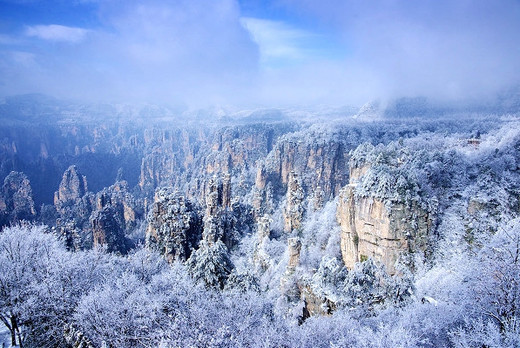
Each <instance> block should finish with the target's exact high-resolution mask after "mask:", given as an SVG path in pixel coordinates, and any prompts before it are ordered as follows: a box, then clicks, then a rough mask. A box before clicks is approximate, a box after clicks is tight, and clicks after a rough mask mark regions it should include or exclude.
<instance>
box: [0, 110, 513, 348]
mask: <svg viewBox="0 0 520 348" xmlns="http://www.w3.org/2000/svg"><path fill="white" fill-rule="evenodd" d="M493 117H494V118H493V119H492V118H491V117H489V118H488V117H476V118H472V117H469V116H467V115H466V118H461V119H460V120H458V121H453V120H449V119H446V118H444V119H438V120H431V119H427V120H413V121H410V120H397V121H396V120H383V121H374V122H372V121H370V122H369V121H367V120H356V121H352V120H350V119H349V120H348V122H343V121H344V120H343V121H341V120H340V121H341V122H340V121H338V122H336V123H331V124H320V125H319V124H312V123H305V122H301V123H297V122H292V121H291V122H286V123H284V122H281V123H267V124H266V123H256V121H255V122H253V123H246V124H245V125H244V124H240V125H236V124H232V125H226V126H225V127H224V126H222V127H220V126H211V127H209V128H200V129H199V128H195V131H193V130H179V129H175V130H164V129H157V128H154V129H152V130H148V129H146V130H142V129H141V130H139V129H140V128H139V127H136V128H134V126H131V125H128V124H125V125H119V126H117V127H115V126H113V125H112V126H103V125H102V126H100V127H97V128H96V126H92V125H90V124H87V125H85V126H81V127H79V126H78V127H76V125H73V126H70V124H69V123H67V122H68V121H63V122H62V123H60V122H61V121H60V122H57V124H52V125H48V128H46V129H47V130H45V132H47V133H45V132H44V131H43V130H42V131H41V132H42V134H43V133H45V136H41V139H38V141H34V143H29V142H28V140H26V139H25V138H23V137H20V136H19V135H17V134H19V133H18V132H19V131H20V129H22V130H24V132H25V131H27V132H31V131H32V130H31V128H30V127H29V126H27V125H26V124H25V123H22V124H21V125H20V124H19V123H17V122H18V121H16V122H15V121H13V126H9V127H11V128H9V127H7V126H5V128H4V129H0V131H3V132H4V133H3V134H4V136H5V139H7V140H5V141H4V142H3V143H2V144H3V147H1V148H0V153H2V156H3V157H2V163H1V164H2V166H1V167H0V169H2V174H5V180H4V185H3V186H2V191H1V192H0V226H4V227H3V229H2V231H1V232H0V319H1V321H2V323H3V324H2V325H4V327H5V337H4V344H5V345H6V346H10V345H12V346H14V345H16V346H18V345H19V346H24V347H519V346H520V122H519V121H518V119H517V118H516V117H515V116H510V115H509V116H504V117H495V116H493ZM212 127H213V128H212ZM219 127H220V128H219ZM71 129H72V131H71ZM60 132H61V133H60ZM68 132H69V133H68ZM139 132H141V133H139ZM64 134H65V135H64ZM67 134H68V135H67ZM70 134H72V135H70ZM53 136H54V138H53ZM60 137H61V138H60ZM67 137H68V138H67ZM48 139H52V141H49V140H48ZM24 141H26V143H24ZM60 141H61V142H62V143H60ZM12 144H16V145H17V146H14V145H12ZM13 149H14V150H13ZM35 149H36V150H35ZM63 149H65V150H63ZM1 151H3V152H1ZM22 151H26V153H25V154H24V155H23V156H22V155H21V153H22ZM31 151H33V152H34V151H35V153H36V155H33V154H32V153H31ZM53 151H54V152H53ZM60 151H62V152H60ZM64 151H69V152H64ZM53 156H54V157H53ZM4 159H5V160H4ZM92 160H94V161H95V163H96V164H95V165H94V166H93V165H90V166H89V165H88V164H89V163H92V162H91V161H92ZM24 161H25V162H24ZM71 164H74V166H71ZM76 165H77V167H76ZM69 166H70V167H69ZM6 168H7V169H8V170H7V169H6ZM42 168H43V169H42ZM67 168H68V169H67ZM118 168H119V170H118ZM65 169H66V170H65ZM80 169H81V170H82V171H83V173H86V175H85V176H82V174H80ZM123 169H124V170H123ZM63 170H65V173H64V174H63V177H62V179H61V183H60V177H61V173H63ZM22 171H25V173H26V174H27V175H25V174H23V173H22ZM103 171H105V172H104V173H106V175H103ZM116 173H117V177H116V183H115V184H112V183H113V181H112V180H113V177H110V178H109V179H106V178H105V177H108V176H109V174H110V175H113V176H116ZM43 175H47V176H48V179H45V180H43V179H41V178H39V176H43ZM52 175H54V177H52ZM40 179H41V181H39V180H40ZM51 179H52V180H51ZM87 180H89V181H88V185H87ZM46 181H48V182H54V183H56V185H55V187H50V188H47V187H43V186H42V185H41V182H46ZM31 183H32V184H31ZM58 183H59V185H58ZM31 185H32V188H31ZM93 187H94V190H95V191H97V192H93V191H89V190H92V189H93ZM33 192H34V200H33ZM54 192H55V193H54ZM53 194H54V196H53ZM52 197H54V200H52ZM35 201H36V202H37V204H35V203H34V202H35ZM39 204H40V205H41V206H40V208H38V207H37V205H39ZM378 214H379V215H378ZM0 337H1V336H0Z"/></svg>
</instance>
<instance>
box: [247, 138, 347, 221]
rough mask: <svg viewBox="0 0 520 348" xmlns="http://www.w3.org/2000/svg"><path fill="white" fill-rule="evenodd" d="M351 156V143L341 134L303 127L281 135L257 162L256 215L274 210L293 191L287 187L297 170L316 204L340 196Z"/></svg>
mask: <svg viewBox="0 0 520 348" xmlns="http://www.w3.org/2000/svg"><path fill="white" fill-rule="evenodd" d="M348 158H349V155H348V145H347V144H346V142H345V141H344V140H343V138H342V137H341V136H339V135H338V134H335V133H334V134H327V135H326V136H325V135H323V134H321V133H320V132H318V131H305V132H304V131H300V132H295V133H291V134H287V135H284V136H282V137H281V138H280V139H279V140H278V141H277V142H276V144H275V145H274V146H273V150H272V151H271V152H270V153H269V155H268V156H267V157H265V158H264V159H263V160H262V161H260V162H259V163H258V165H257V171H256V178H255V192H254V198H253V207H254V210H255V216H256V217H261V216H263V215H264V214H273V212H274V209H276V206H277V201H279V199H280V196H281V195H283V193H287V194H288V195H290V192H293V191H294V190H292V189H290V188H288V185H290V184H291V176H293V175H294V174H296V175H297V177H298V185H299V187H300V190H302V192H303V193H304V196H308V197H314V198H315V201H314V202H315V205H316V207H319V206H320V205H321V204H323V202H324V201H328V200H329V199H331V198H333V197H335V196H337V194H338V193H339V191H340V189H341V187H343V186H344V185H345V184H346V183H347V182H348ZM291 173H292V174H291ZM288 199H289V200H291V199H292V198H291V197H290V196H289V197H288ZM289 205H290V204H289Z"/></svg>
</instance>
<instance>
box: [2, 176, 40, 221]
mask: <svg viewBox="0 0 520 348" xmlns="http://www.w3.org/2000/svg"><path fill="white" fill-rule="evenodd" d="M0 215H1V216H3V218H1V219H0V224H3V223H9V222H15V221H19V220H32V219H33V218H34V217H35V215H36V209H35V208H34V201H33V196H32V188H31V183H30V181H29V179H28V178H27V176H26V175H25V174H24V173H21V172H14V171H13V172H11V173H9V175H8V176H7V177H6V178H5V179H4V184H3V186H2V191H1V193H0ZM2 220H4V221H2Z"/></svg>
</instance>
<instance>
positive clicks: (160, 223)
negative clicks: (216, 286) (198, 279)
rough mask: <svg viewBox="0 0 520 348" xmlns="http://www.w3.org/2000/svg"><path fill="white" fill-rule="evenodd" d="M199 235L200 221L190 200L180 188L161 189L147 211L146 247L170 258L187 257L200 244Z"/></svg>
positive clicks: (169, 259) (184, 258)
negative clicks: (180, 191)
mask: <svg viewBox="0 0 520 348" xmlns="http://www.w3.org/2000/svg"><path fill="white" fill-rule="evenodd" d="M200 235H201V221H200V218H199V217H198V215H197V214H196V212H195V210H194V209H193V207H192V205H191V203H190V202H188V201H187V200H186V199H185V198H184V197H183V196H182V195H181V194H180V193H178V192H171V191H169V190H167V189H161V190H158V191H157V192H156V193H155V198H154V203H153V205H152V209H151V210H150V212H149V214H148V228H147V230H146V245H147V247H148V248H151V249H153V250H157V251H159V252H160V253H161V254H162V255H163V256H164V257H165V258H166V259H167V260H168V261H169V262H172V261H173V260H181V261H185V260H187V259H188V258H189V257H190V255H191V251H192V249H194V248H196V247H197V246H198V243H199V240H200Z"/></svg>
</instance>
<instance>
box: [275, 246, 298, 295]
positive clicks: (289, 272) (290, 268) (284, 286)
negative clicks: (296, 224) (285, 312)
mask: <svg viewBox="0 0 520 348" xmlns="http://www.w3.org/2000/svg"><path fill="white" fill-rule="evenodd" d="M301 249H302V244H301V241H300V239H299V238H298V237H293V238H289V239H288V240H287V253H288V257H289V258H288V260H287V267H286V268H285V273H284V274H283V276H282V278H281V279H280V291H281V293H282V294H284V295H285V296H287V299H288V300H289V301H298V300H299V299H300V297H301V290H300V284H298V281H297V280H296V279H295V277H294V273H295V271H296V267H298V266H299V265H300V252H301Z"/></svg>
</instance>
